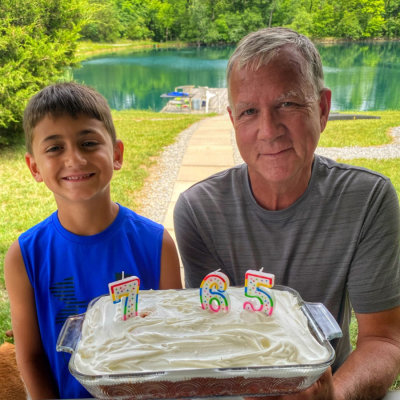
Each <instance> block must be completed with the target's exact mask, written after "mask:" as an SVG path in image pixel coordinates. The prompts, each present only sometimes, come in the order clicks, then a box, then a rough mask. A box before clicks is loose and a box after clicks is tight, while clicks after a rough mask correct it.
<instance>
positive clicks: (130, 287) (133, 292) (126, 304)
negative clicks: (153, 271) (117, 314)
mask: <svg viewBox="0 0 400 400" xmlns="http://www.w3.org/2000/svg"><path fill="white" fill-rule="evenodd" d="M139 286H140V279H139V278H138V277H137V276H129V277H128V278H124V279H121V280H119V281H115V282H110V283H109V284H108V289H109V291H110V296H111V298H112V300H113V303H119V302H121V313H122V320H123V321H126V320H127V319H129V318H131V317H136V316H137V303H138V297H139Z"/></svg>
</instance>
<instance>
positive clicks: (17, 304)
mask: <svg viewBox="0 0 400 400" xmlns="http://www.w3.org/2000/svg"><path fill="white" fill-rule="evenodd" d="M4 277H5V281H6V287H7V291H8V297H9V299H10V308H11V322H12V328H13V333H14V339H15V349H16V357H17V364H18V368H19V370H20V373H21V376H22V379H23V381H24V383H25V385H26V387H27V390H28V393H29V395H30V396H31V398H32V400H34V399H51V398H53V399H54V398H58V391H57V388H56V385H55V383H54V381H53V379H52V373H51V370H50V365H49V362H48V359H47V357H46V354H45V352H44V349H43V346H42V341H41V337H40V332H39V326H38V322H37V316H36V306H35V298H34V293H33V288H32V285H31V283H30V281H29V279H28V275H27V273H26V269H25V264H24V261H23V258H22V255H21V250H20V247H19V243H18V241H16V242H14V243H13V244H12V245H11V247H10V249H9V250H8V252H7V254H6V257H5V260H4Z"/></svg>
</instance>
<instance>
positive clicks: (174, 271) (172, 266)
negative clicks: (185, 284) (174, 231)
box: [160, 229, 182, 289]
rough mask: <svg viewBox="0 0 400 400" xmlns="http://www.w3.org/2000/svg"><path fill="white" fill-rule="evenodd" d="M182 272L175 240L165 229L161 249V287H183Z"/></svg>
mask: <svg viewBox="0 0 400 400" xmlns="http://www.w3.org/2000/svg"><path fill="white" fill-rule="evenodd" d="M181 288H182V281H181V273H180V264H179V257H178V252H177V250H176V246H175V242H174V240H173V239H172V237H171V235H170V234H169V233H168V231H167V230H166V229H164V235H163V241H162V250H161V274H160V289H181Z"/></svg>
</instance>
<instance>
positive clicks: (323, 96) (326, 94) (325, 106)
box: [319, 89, 332, 132]
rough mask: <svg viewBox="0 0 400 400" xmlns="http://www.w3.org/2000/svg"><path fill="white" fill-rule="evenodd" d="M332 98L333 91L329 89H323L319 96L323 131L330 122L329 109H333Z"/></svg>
mask: <svg viewBox="0 0 400 400" xmlns="http://www.w3.org/2000/svg"><path fill="white" fill-rule="evenodd" d="M331 98H332V92H331V91H330V90H329V89H322V90H321V92H320V98H319V109H320V125H321V132H323V131H324V129H325V127H326V124H327V123H328V117H329V111H330V110H331Z"/></svg>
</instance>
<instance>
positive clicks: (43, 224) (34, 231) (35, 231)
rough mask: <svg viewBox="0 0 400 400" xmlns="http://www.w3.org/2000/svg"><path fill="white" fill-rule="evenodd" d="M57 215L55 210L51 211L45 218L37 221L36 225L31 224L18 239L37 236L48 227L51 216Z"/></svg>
mask: <svg viewBox="0 0 400 400" xmlns="http://www.w3.org/2000/svg"><path fill="white" fill-rule="evenodd" d="M56 215H57V211H55V212H53V213H52V214H51V215H49V216H48V217H47V218H45V219H44V220H42V221H40V222H38V223H37V224H36V225H33V226H32V227H30V228H29V229H28V230H26V231H25V232H23V233H22V234H21V235H20V237H19V239H20V240H21V239H22V240H23V239H26V238H29V237H32V236H37V235H40V234H41V233H42V232H43V231H44V230H47V229H49V226H51V222H52V220H53V218H54V217H55V216H56Z"/></svg>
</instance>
